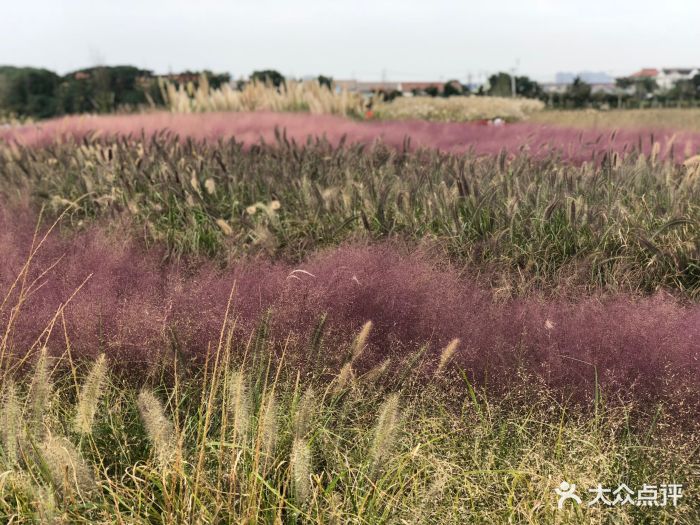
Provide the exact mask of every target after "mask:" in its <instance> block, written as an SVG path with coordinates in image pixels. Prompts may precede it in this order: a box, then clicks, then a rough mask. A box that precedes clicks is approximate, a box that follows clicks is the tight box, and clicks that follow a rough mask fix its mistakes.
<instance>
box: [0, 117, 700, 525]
mask: <svg viewBox="0 0 700 525" xmlns="http://www.w3.org/2000/svg"><path fill="white" fill-rule="evenodd" d="M260 115H262V116H260V117H256V118H261V119H263V120H264V119H266V118H272V117H270V116H269V115H270V114H260ZM265 115H268V116H265ZM183 117H187V118H190V117H193V116H190V115H185V116H183ZM147 118H156V117H153V116H148V117H147ZM157 118H160V117H157ZM218 118H220V117H217V116H215V115H213V119H214V122H216V124H215V125H214V126H213V127H212V128H211V130H210V131H211V133H212V135H210V136H206V138H207V139H208V140H207V142H199V141H196V140H192V139H188V138H187V135H188V133H187V131H186V129H191V130H192V131H193V134H195V133H202V131H201V129H200V128H199V127H198V124H200V123H202V122H203V120H195V119H190V120H187V123H188V124H187V126H190V128H184V127H183V128H182V129H181V130H180V131H181V132H182V133H181V136H180V137H174V136H172V135H171V134H170V133H168V132H160V133H155V134H151V131H150V130H144V132H143V134H141V133H138V132H134V133H132V134H131V135H130V136H126V135H125V133H129V130H131V131H133V130H134V129H137V127H138V126H136V124H135V123H134V121H131V120H126V119H124V120H119V123H120V124H119V125H120V126H122V127H112V128H107V131H109V132H113V133H117V132H121V135H120V136H119V137H114V136H110V135H111V133H106V132H103V133H102V135H101V136H99V135H98V136H94V135H92V136H91V135H90V134H85V133H84V131H86V130H87V129H88V128H89V126H90V123H91V122H92V123H95V122H97V121H96V120H86V121H85V122H86V124H83V126H84V128H81V129H82V131H81V134H77V135H75V136H74V137H75V138H77V139H78V140H73V139H70V138H68V139H66V137H65V136H64V137H63V138H62V139H61V140H56V139H58V138H60V137H59V135H57V134H56V133H55V129H54V128H51V126H55V125H56V124H50V125H48V128H49V129H48V131H47V130H46V129H45V130H43V131H41V133H43V135H41V136H40V140H34V139H32V140H31V141H30V140H28V141H26V144H25V145H19V144H15V143H11V142H7V143H0V247H2V249H3V264H2V265H0V327H1V328H0V374H2V389H1V394H2V405H1V410H0V418H1V420H2V424H1V425H0V464H1V465H2V468H1V469H0V471H1V472H0V521H2V522H7V523H144V524H145V523H162V524H166V523H193V524H194V523H196V524H219V523H316V524H326V523H338V524H344V523H358V524H364V523H392V524H393V523H401V524H403V523H426V524H428V523H430V524H433V523H444V524H449V523H457V522H459V523H462V522H465V523H528V524H536V523H552V524H555V523H556V524H559V523H581V524H583V523H630V524H632V523H685V524H694V523H697V522H698V521H700V510H699V509H700V500H699V499H698V494H697V490H696V488H697V483H698V472H700V458H699V457H698V453H699V451H700V443H699V442H698V436H700V433H699V432H698V430H699V428H698V423H700V397H699V394H698V392H700V388H699V386H700V385H699V384H698V381H699V379H700V369H699V368H698V363H700V354H699V350H698V347H697V340H698V337H700V307H698V304H697V299H698V296H699V294H700V270H699V268H700V266H699V265H700V253H699V252H698V250H699V247H700V229H699V228H700V224H699V222H698V221H700V209H699V208H698V205H697V203H698V202H699V200H698V191H699V187H698V176H699V175H700V172H699V171H698V169H700V166H697V165H695V164H694V163H692V162H690V163H686V164H685V165H684V164H683V163H682V162H677V161H676V160H677V156H676V154H677V152H675V153H674V151H672V150H673V148H674V146H673V144H669V143H668V142H664V143H663V144H661V143H660V142H656V140H658V136H657V139H656V140H654V139H652V140H649V141H646V142H647V143H646V144H642V143H641V141H640V142H639V143H637V142H636V141H635V140H632V139H631V137H632V135H629V137H628V136H626V135H624V134H622V135H621V136H622V137H623V138H624V139H625V141H626V142H624V144H625V146H624V147H622V146H621V147H620V148H619V149H618V150H613V149H611V148H609V147H607V146H606V145H604V144H600V143H599V142H598V143H596V142H595V141H593V145H592V149H591V150H590V151H593V154H592V155H588V156H589V158H588V160H586V161H585V162H584V161H583V160H582V159H578V160H577V161H572V158H568V157H565V156H562V155H561V154H560V153H557V152H555V151H551V150H550V151H538V152H533V151H532V150H530V149H528V148H521V149H518V148H517V147H515V148H514V149H511V150H505V149H504V150H503V151H502V152H501V153H499V149H500V148H499V149H495V150H488V151H487V150H484V151H482V152H481V153H480V154H477V152H475V151H472V152H468V151H467V152H466V153H465V152H464V151H451V152H449V153H448V152H444V151H443V152H438V151H436V150H435V149H414V148H410V147H409V144H408V142H406V143H405V146H404V145H403V144H402V142H401V141H398V140H396V141H395V143H391V141H387V142H388V143H385V144H377V145H374V146H372V145H368V144H367V142H369V141H366V140H365V141H364V143H359V144H358V143H355V141H354V140H352V137H351V138H350V139H341V138H340V137H341V136H342V133H340V132H339V134H338V135H337V136H330V137H329V140H320V139H319V140H309V141H308V142H307V141H305V140H304V141H298V142H295V141H293V140H292V139H291V138H290V137H289V136H288V135H286V134H285V133H283V132H280V131H276V137H275V135H274V134H273V135H272V137H273V138H272V140H269V141H268V142H267V143H260V142H259V141H258V140H257V138H256V139H254V140H249V142H248V143H247V144H246V145H244V144H242V143H240V142H236V141H235V140H232V139H229V138H228V135H226V133H225V132H224V127H223V126H220V124H221V122H222V121H220V120H217V119H218ZM280 118H282V117H280ZM284 118H288V117H286V116H285V117H284ZM312 118H314V119H319V118H321V117H312ZM325 118H330V117H323V119H325ZM100 122H104V121H100ZM110 122H115V121H110ZM138 122H144V120H139V121H138ZM153 122H155V121H153ZM158 122H160V121H158ZM178 122H184V121H178ZM246 122H249V123H250V122H252V121H246ZM308 122H311V121H308ZM313 122H314V123H318V122H322V123H325V125H328V126H329V129H332V127H333V126H335V125H336V123H337V122H338V121H336V120H332V121H331V120H328V121H326V120H314V121H313ZM71 125H73V124H71ZM343 125H344V124H343ZM353 125H354V124H353ZM376 125H377V126H383V125H385V124H380V123H377V124H376ZM128 126H131V127H132V128H133V126H136V128H133V129H132V128H129V127H128ZM338 126H340V124H338ZM397 126H398V124H397ZM422 126H423V124H422V123H421V124H415V125H414V128H410V127H409V128H406V130H411V129H417V130H419V131H420V130H421V129H423V128H422ZM425 126H428V127H426V128H425V129H424V130H423V131H424V132H425V133H426V134H427V135H430V134H435V133H436V130H438V129H442V130H443V133H445V135H449V134H451V132H452V130H453V129H457V128H452V127H450V126H458V127H459V126H460V125H457V124H453V125H442V126H447V127H445V128H438V127H430V126H437V125H436V124H425ZM309 129H311V128H309ZM342 129H345V128H342ZM353 129H354V128H353ZM368 129H370V128H368V127H361V128H357V130H358V131H356V133H368V135H364V137H365V138H367V137H370V136H373V135H370V134H369V132H368V131H367V130H368ZM381 129H389V128H381ZM391 129H394V128H391ZM396 129H397V130H398V129H399V128H398V127H397V128H396ZM459 129H463V128H462V127H459ZM469 129H470V130H472V129H476V130H485V131H484V133H487V134H488V133H495V132H494V130H492V129H490V128H487V127H483V128H479V127H474V128H469ZM506 129H508V127H506ZM510 129H513V128H510ZM516 129H518V128H516ZM528 129H532V128H528ZM32 132H33V131H32ZM471 132H472V131H470V133H471ZM217 133H218V135H217ZM474 133H475V134H477V132H476V131H475V132H474ZM479 133H481V132H479ZM549 133H551V135H548V136H547V137H550V139H548V140H550V141H551V142H555V141H556V140H557V138H556V137H557V132H556V130H553V131H551V132H549ZM560 133H561V134H562V135H566V133H568V132H567V131H561V132H560ZM645 133H646V132H645ZM249 136H250V137H252V136H253V135H249ZM508 136H509V137H511V138H510V139H509V140H512V141H513V143H514V144H515V143H517V140H518V139H516V138H514V137H516V135H508ZM592 136H593V135H591V137H592ZM6 137H10V138H11V137H12V135H7V136H6ZM247 137H248V136H247ZM195 138H203V137H201V136H199V135H195ZM503 138H504V137H503V136H500V139H501V140H503ZM490 140H491V139H490ZM492 140H493V141H494V144H496V143H498V140H499V136H496V135H493V136H492ZM566 140H569V139H568V138H567V139H566ZM578 140H579V142H578V144H579V146H581V147H582V144H583V143H584V142H585V141H586V140H587V139H581V138H579V139H578ZM359 142H363V141H359ZM545 142H546V141H545ZM655 143H656V144H658V145H656V146H655V145H654V144H655ZM571 144H574V142H571ZM628 146H629V147H628ZM572 147H573V148H574V149H577V148H576V147H575V146H572ZM677 147H678V148H681V149H683V148H684V147H685V146H680V145H679V146H677ZM695 153H696V152H695V151H693V150H692V148H691V151H689V152H685V151H684V152H683V155H682V159H681V160H684V159H685V158H687V157H689V156H692V155H693V154H695ZM52 225H53V226H52ZM562 481H567V482H571V483H576V485H577V487H578V494H579V495H580V496H581V497H582V498H583V499H584V503H583V504H582V505H579V506H577V505H574V504H570V503H567V505H566V506H565V507H564V508H563V509H558V508H557V495H556V493H555V489H557V488H558V487H559V486H560V483H562ZM622 483H624V484H626V485H627V486H628V487H630V488H631V490H632V491H633V492H634V497H636V496H637V495H638V493H637V491H638V490H641V489H643V487H644V486H645V485H657V486H658V485H662V484H680V485H682V486H683V490H684V492H683V497H682V498H681V499H680V500H679V501H678V505H677V506H674V505H672V504H671V503H668V504H666V505H657V506H641V505H635V504H630V503H626V504H616V505H610V506H605V505H593V506H588V505H587V503H588V502H589V501H590V499H591V494H590V493H589V492H588V490H589V489H593V488H595V487H596V486H597V485H598V484H601V485H602V486H605V487H609V488H611V489H615V488H616V487H618V486H619V485H621V484H622ZM618 503H619V502H618Z"/></svg>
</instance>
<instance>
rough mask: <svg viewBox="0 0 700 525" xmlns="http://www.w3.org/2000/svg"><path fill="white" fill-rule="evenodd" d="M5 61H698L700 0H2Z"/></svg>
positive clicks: (288, 65) (262, 64)
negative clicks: (661, 0)
mask: <svg viewBox="0 0 700 525" xmlns="http://www.w3.org/2000/svg"><path fill="white" fill-rule="evenodd" d="M0 6H1V7H0V64H10V65H29V66H41V67H46V68H49V69H53V70H55V71H58V72H60V73H65V72H67V71H71V70H74V69H78V68H82V67H87V66H93V65H99V64H108V65H116V64H134V65H137V66H140V67H143V68H148V69H153V70H155V71H156V72H161V73H164V72H168V71H179V70H184V69H204V68H207V69H211V70H214V71H222V72H229V73H231V74H232V75H233V76H234V77H239V76H241V75H246V76H247V75H248V74H249V73H250V72H251V71H253V70H255V69H263V68H274V69H278V70H280V71H281V72H283V73H284V74H287V75H294V76H303V75H316V74H320V73H323V74H326V75H331V76H333V77H335V78H338V79H340V78H360V79H367V80H378V79H380V78H382V76H385V78H387V79H388V80H440V79H442V80H448V79H451V78H459V79H460V80H467V79H468V75H471V76H472V79H473V80H478V79H479V76H480V75H483V74H484V73H487V72H488V73H490V72H495V71H498V70H509V69H511V68H512V67H514V66H515V65H516V63H519V66H518V71H519V72H520V73H522V74H529V75H531V76H533V77H535V78H537V79H539V80H544V81H547V80H551V79H553V77H554V74H555V73H556V72H558V71H573V72H579V71H605V72H608V73H610V74H613V75H620V74H625V73H630V72H633V71H634V70H637V69H639V68H641V67H661V66H669V67H673V66H699V65H700V0H666V1H664V2H660V1H658V0H654V1H651V0H481V1H474V0H463V1H457V0H430V1H422V2H419V1H415V0H343V1H337V0H294V1H282V0H229V1H224V0H116V1H112V0H110V1H107V0H24V1H17V0H0Z"/></svg>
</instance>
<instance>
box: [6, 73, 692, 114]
mask: <svg viewBox="0 0 700 525" xmlns="http://www.w3.org/2000/svg"><path fill="white" fill-rule="evenodd" d="M203 76H204V77H206V79H207V81H208V83H209V85H210V86H212V87H213V88H216V87H219V86H221V85H222V84H224V83H229V82H231V77H230V75H228V74H226V73H213V72H211V71H207V70H205V71H184V72H182V73H177V74H170V75H161V76H158V75H155V74H154V73H153V72H152V71H150V70H147V69H140V68H137V67H134V66H128V65H127V66H97V67H91V68H86V69H80V70H78V71H73V72H71V73H68V74H66V75H58V74H57V73H54V72H53V71H50V70H48V69H41V68H30V67H13V66H0V117H2V116H5V117H7V116H16V117H31V118H37V119H43V118H50V117H55V116H60V115H68V114H76V113H111V112H115V111H120V110H124V111H129V110H136V109H139V108H142V107H145V106H150V107H159V106H163V105H164V104H165V100H164V97H163V93H162V90H161V85H160V80H161V79H164V78H165V79H167V80H170V81H173V82H176V83H180V84H182V83H192V84H193V85H194V86H195V87H196V86H197V83H198V82H199V81H200V79H201V78H202V77H203ZM250 80H256V81H260V82H265V83H268V84H270V85H273V86H276V87H279V86H281V85H282V84H284V82H285V78H284V76H283V75H282V74H281V73H279V72H278V71H275V70H271V69H268V70H261V71H255V72H253V74H252V75H251V76H250ZM318 81H319V82H320V83H321V84H322V85H326V86H328V87H329V88H331V87H332V86H333V79H332V77H328V76H323V75H321V76H319V77H318ZM242 83H245V82H243V81H239V85H238V87H239V88H240V87H242V86H241V84H242ZM377 94H378V95H380V96H382V97H383V98H384V99H387V100H390V99H392V98H395V97H397V96H402V95H403V93H401V92H398V91H392V92H380V93H377ZM415 94H420V95H429V96H434V97H437V96H445V97H447V96H462V95H485V96H501V97H509V96H518V97H526V98H536V99H540V100H543V101H544V102H545V103H547V105H549V106H550V107H557V108H586V107H596V108H599V107H648V106H667V105H698V104H700V74H698V75H696V76H695V77H694V78H692V79H688V80H681V81H679V82H677V83H676V85H675V86H674V87H673V88H672V89H670V90H665V91H661V90H659V88H658V86H657V85H656V83H655V81H654V80H653V79H650V78H641V79H635V78H619V79H617V80H616V86H615V89H613V90H608V91H598V92H596V91H595V90H594V89H593V87H592V86H591V85H590V84H588V83H586V82H584V81H583V80H581V79H580V78H577V79H575V80H574V81H573V83H571V84H569V85H568V86H566V88H565V89H564V90H562V91H557V92H551V91H550V92H547V91H545V89H544V88H543V86H542V85H541V84H539V83H538V82H536V81H534V80H532V79H531V78H529V77H527V76H515V77H512V76H511V75H510V74H508V73H503V72H500V73H496V74H494V75H491V76H490V77H489V79H488V82H486V83H485V84H483V85H481V86H478V87H475V86H469V85H466V84H462V83H461V82H459V81H457V80H450V81H448V82H446V83H445V84H444V85H442V86H439V85H433V86H428V87H426V88H424V89H423V90H421V91H419V92H416V93H415Z"/></svg>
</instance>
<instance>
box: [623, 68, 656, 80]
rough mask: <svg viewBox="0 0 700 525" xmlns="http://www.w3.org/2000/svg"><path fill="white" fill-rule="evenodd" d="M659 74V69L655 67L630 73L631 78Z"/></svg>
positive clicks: (652, 76) (654, 76) (650, 76)
mask: <svg viewBox="0 0 700 525" xmlns="http://www.w3.org/2000/svg"><path fill="white" fill-rule="evenodd" d="M658 76H659V70H658V69H655V68H653V67H646V68H644V69H640V70H639V71H637V72H636V73H633V74H632V75H630V77H631V78H656V77H658Z"/></svg>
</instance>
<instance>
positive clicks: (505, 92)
mask: <svg viewBox="0 0 700 525" xmlns="http://www.w3.org/2000/svg"><path fill="white" fill-rule="evenodd" d="M485 91H486V94H487V95H489V96H492V97H510V96H512V95H513V85H512V83H511V79H510V75H509V74H508V73H503V72H500V73H496V74H495V75H491V76H490V77H489V79H488V87H487V88H486V90H485Z"/></svg>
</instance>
